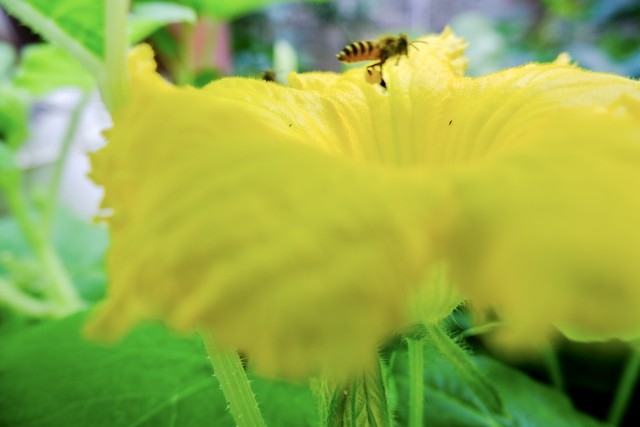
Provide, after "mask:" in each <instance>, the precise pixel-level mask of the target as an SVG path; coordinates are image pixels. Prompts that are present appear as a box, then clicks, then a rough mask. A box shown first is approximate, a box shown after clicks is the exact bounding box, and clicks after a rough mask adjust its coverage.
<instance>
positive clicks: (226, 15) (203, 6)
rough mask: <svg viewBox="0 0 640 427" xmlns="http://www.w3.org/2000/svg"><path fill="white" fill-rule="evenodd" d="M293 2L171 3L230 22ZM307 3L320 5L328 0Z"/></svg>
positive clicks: (206, 0) (197, 0) (215, 0)
mask: <svg viewBox="0 0 640 427" xmlns="http://www.w3.org/2000/svg"><path fill="white" fill-rule="evenodd" d="M145 1H148V0H138V2H140V3H143V2H145ZM292 1H296V0H234V1H222V0H175V1H173V2H171V3H179V4H182V5H185V6H188V7H190V8H192V9H194V10H195V11H197V12H198V14H200V15H207V16H211V17H213V18H216V19H219V20H221V21H228V20H231V19H234V18H237V17H239V16H242V15H245V14H248V13H251V12H255V11H257V10H258V9H261V8H264V7H267V6H270V5H273V4H279V3H290V2H292ZM298 1H299V0H298ZM307 1H308V2H313V3H320V2H324V1H326V0H307Z"/></svg>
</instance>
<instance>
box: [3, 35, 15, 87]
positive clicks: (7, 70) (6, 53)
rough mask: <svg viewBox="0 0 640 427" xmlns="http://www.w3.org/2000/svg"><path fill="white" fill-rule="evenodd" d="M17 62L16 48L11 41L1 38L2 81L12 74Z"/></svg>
mask: <svg viewBox="0 0 640 427" xmlns="http://www.w3.org/2000/svg"><path fill="white" fill-rule="evenodd" d="M15 62H16V50H15V49H14V47H13V46H11V45H10V44H9V43H5V42H3V41H1V40H0V81H2V80H5V79H7V78H8V77H9V75H10V74H11V71H12V69H13V66H14V64H15Z"/></svg>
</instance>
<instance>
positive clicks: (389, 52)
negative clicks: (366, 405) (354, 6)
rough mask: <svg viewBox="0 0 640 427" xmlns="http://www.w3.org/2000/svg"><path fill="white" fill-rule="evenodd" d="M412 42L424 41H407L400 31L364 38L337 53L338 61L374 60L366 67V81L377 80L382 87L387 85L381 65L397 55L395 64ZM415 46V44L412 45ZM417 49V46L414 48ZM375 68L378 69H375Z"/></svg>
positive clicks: (407, 52)
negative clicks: (375, 38) (391, 34)
mask: <svg viewBox="0 0 640 427" xmlns="http://www.w3.org/2000/svg"><path fill="white" fill-rule="evenodd" d="M414 43H426V42H421V41H413V42H410V41H409V37H407V35H406V34H404V33H400V34H398V35H397V36H383V37H380V38H379V39H378V40H377V41H375V42H374V41H371V40H365V41H360V42H355V43H351V44H350V45H347V46H345V47H344V49H342V50H341V51H340V53H338V54H337V55H336V56H337V57H338V61H341V62H346V63H352V62H360V61H375V60H377V61H378V62H375V63H373V64H371V65H368V66H367V68H366V71H367V74H368V77H367V81H368V82H370V83H371V82H378V83H380V85H381V86H382V87H384V88H386V87H387V85H386V83H385V81H384V79H383V78H382V66H383V65H384V64H385V62H387V60H388V59H389V58H392V57H394V56H397V57H398V59H397V61H396V65H397V64H398V63H399V62H400V58H401V57H402V56H403V55H404V56H406V57H409V46H413V44H414ZM413 47H414V48H416V47H415V46H413ZM416 49H417V48H416ZM376 68H377V69H378V70H376Z"/></svg>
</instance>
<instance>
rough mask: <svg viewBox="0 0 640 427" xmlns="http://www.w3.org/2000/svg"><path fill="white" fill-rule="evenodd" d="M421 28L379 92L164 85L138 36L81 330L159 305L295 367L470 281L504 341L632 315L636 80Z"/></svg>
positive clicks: (354, 85)
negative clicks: (89, 313)
mask: <svg viewBox="0 0 640 427" xmlns="http://www.w3.org/2000/svg"><path fill="white" fill-rule="evenodd" d="M421 40H422V41H425V42H426V44H423V43H421V44H420V45H419V46H417V47H418V50H415V49H412V50H411V51H410V53H409V57H407V58H405V57H402V58H400V60H399V63H398V64H397V65H396V60H395V58H393V60H390V61H388V62H387V64H385V66H384V70H383V73H384V79H385V81H386V84H387V90H386V91H385V90H383V89H382V88H380V87H379V86H378V85H372V84H368V83H367V82H366V75H365V72H364V69H363V68H360V69H355V70H351V71H348V72H345V73H343V74H334V73H306V74H292V75H291V76H290V78H289V86H288V87H285V86H280V85H277V84H274V83H271V82H262V81H257V80H251V79H242V78H228V79H222V80H219V81H216V82H214V83H212V84H210V85H208V86H207V87H205V88H204V89H193V88H178V87H175V86H172V85H171V84H169V83H167V82H165V81H164V80H163V79H162V78H161V77H160V76H159V75H158V74H156V73H155V64H154V63H153V60H152V52H151V50H150V49H149V48H148V47H144V46H142V47H139V48H137V49H136V50H135V51H134V53H133V57H132V61H131V75H132V86H133V94H132V100H131V102H130V104H129V105H128V106H126V107H125V108H123V109H122V110H121V111H119V112H118V113H117V114H116V115H115V117H114V122H115V126H114V128H113V129H112V130H111V131H110V132H109V134H108V139H109V144H108V145H107V147H106V148H105V149H104V150H102V151H100V152H98V153H96V154H95V155H94V159H93V160H94V162H93V163H94V172H93V177H94V178H95V180H96V181H97V182H98V183H100V184H101V185H104V186H105V189H106V196H105V200H104V207H106V208H109V209H110V210H111V212H112V213H111V215H110V216H108V218H107V220H108V222H109V223H110V225H111V229H112V247H111V249H110V252H109V257H108V270H109V273H110V289H109V295H108V298H107V300H106V302H105V303H104V305H103V307H102V308H101V310H100V311H99V312H98V313H97V315H96V316H95V317H94V318H93V319H92V322H91V324H90V325H89V333H90V334H92V335H93V336H100V337H103V338H117V337H119V336H121V335H122V334H123V333H125V332H126V331H127V330H128V329H130V328H131V327H133V326H134V325H135V324H137V323H138V322H140V321H143V320H146V319H158V318H159V319H163V320H164V321H166V322H167V323H168V324H169V325H171V326H172V327H173V328H175V329H177V330H179V331H185V332H188V331H192V330H196V329H205V330H207V331H208V332H209V333H211V335H212V336H213V337H214V339H215V341H216V343H217V344H219V345H223V346H229V347H233V348H237V349H240V350H242V351H243V352H245V353H247V354H248V355H249V356H250V357H251V360H252V361H253V362H254V363H255V364H256V366H257V368H258V369H259V370H261V371H262V372H265V373H270V374H276V375H285V376H289V377H302V376H305V375H308V374H310V373H313V372H315V371H317V370H318V369H321V368H326V367H333V368H336V369H342V368H344V369H350V368H351V367H354V366H357V365H358V364H360V363H362V362H363V361H368V360H370V359H371V354H375V349H376V347H377V346H378V345H379V344H380V343H381V342H382V341H384V340H385V339H386V338H388V337H389V336H390V335H392V334H394V333H397V332H400V331H402V330H403V329H404V328H406V327H408V326H410V325H411V324H412V323H414V322H417V321H423V322H434V321H438V320H440V319H442V318H444V317H445V316H447V315H448V314H449V313H450V312H451V310H452V309H453V308H455V307H456V305H457V304H459V303H460V302H461V301H462V300H463V298H464V299H468V300H469V301H470V303H471V304H473V305H475V306H477V307H479V308H480V309H482V308H492V309H495V310H496V311H497V312H498V313H500V315H501V316H502V317H503V318H504V320H505V323H506V324H507V325H509V326H510V328H509V329H508V330H509V331H511V332H512V333H511V334H509V335H508V337H509V341H508V342H509V343H510V344H512V345H513V344H515V345H518V344H522V343H528V342H530V341H536V340H539V339H542V338H544V337H546V336H547V335H548V333H549V331H550V330H551V328H552V327H553V326H556V327H561V328H563V330H565V331H567V332H568V333H571V334H572V336H575V337H581V338H590V339H593V338H609V337H625V338H630V337H634V336H637V335H640V268H639V267H638V261H639V260H640V226H639V224H638V223H639V221H640V219H639V218H640V197H639V196H638V191H637V189H636V187H637V186H638V184H640V86H639V83H638V82H636V81H633V80H630V79H626V78H623V77H619V76H614V75H610V74H602V73H594V72H589V71H584V70H581V69H579V68H578V67H576V66H574V65H571V64H569V61H568V60H566V58H564V59H563V58H560V59H559V60H558V61H556V62H555V63H552V64H529V65H526V66H523V67H518V68H514V69H509V70H505V71H503V72H499V73H495V74H492V75H489V76H485V77H480V78H475V79H471V78H466V77H464V75H463V73H464V69H465V67H466V60H465V58H464V56H463V52H464V48H465V46H466V44H465V43H464V41H462V40H461V39H459V38H457V37H456V36H455V35H453V34H452V33H451V31H450V30H448V29H447V30H445V31H444V32H443V33H442V34H440V35H434V36H428V37H425V38H423V39H421ZM445 273H446V274H445ZM452 284H455V287H454V286H453V285H452Z"/></svg>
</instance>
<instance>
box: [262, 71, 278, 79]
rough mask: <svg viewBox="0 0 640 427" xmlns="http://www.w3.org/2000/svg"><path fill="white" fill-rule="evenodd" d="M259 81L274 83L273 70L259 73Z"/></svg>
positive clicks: (274, 74) (274, 75)
mask: <svg viewBox="0 0 640 427" xmlns="http://www.w3.org/2000/svg"><path fill="white" fill-rule="evenodd" d="M260 79H261V80H264V81H265V82H275V81H276V72H275V71H273V70H265V71H263V72H262V73H260Z"/></svg>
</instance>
